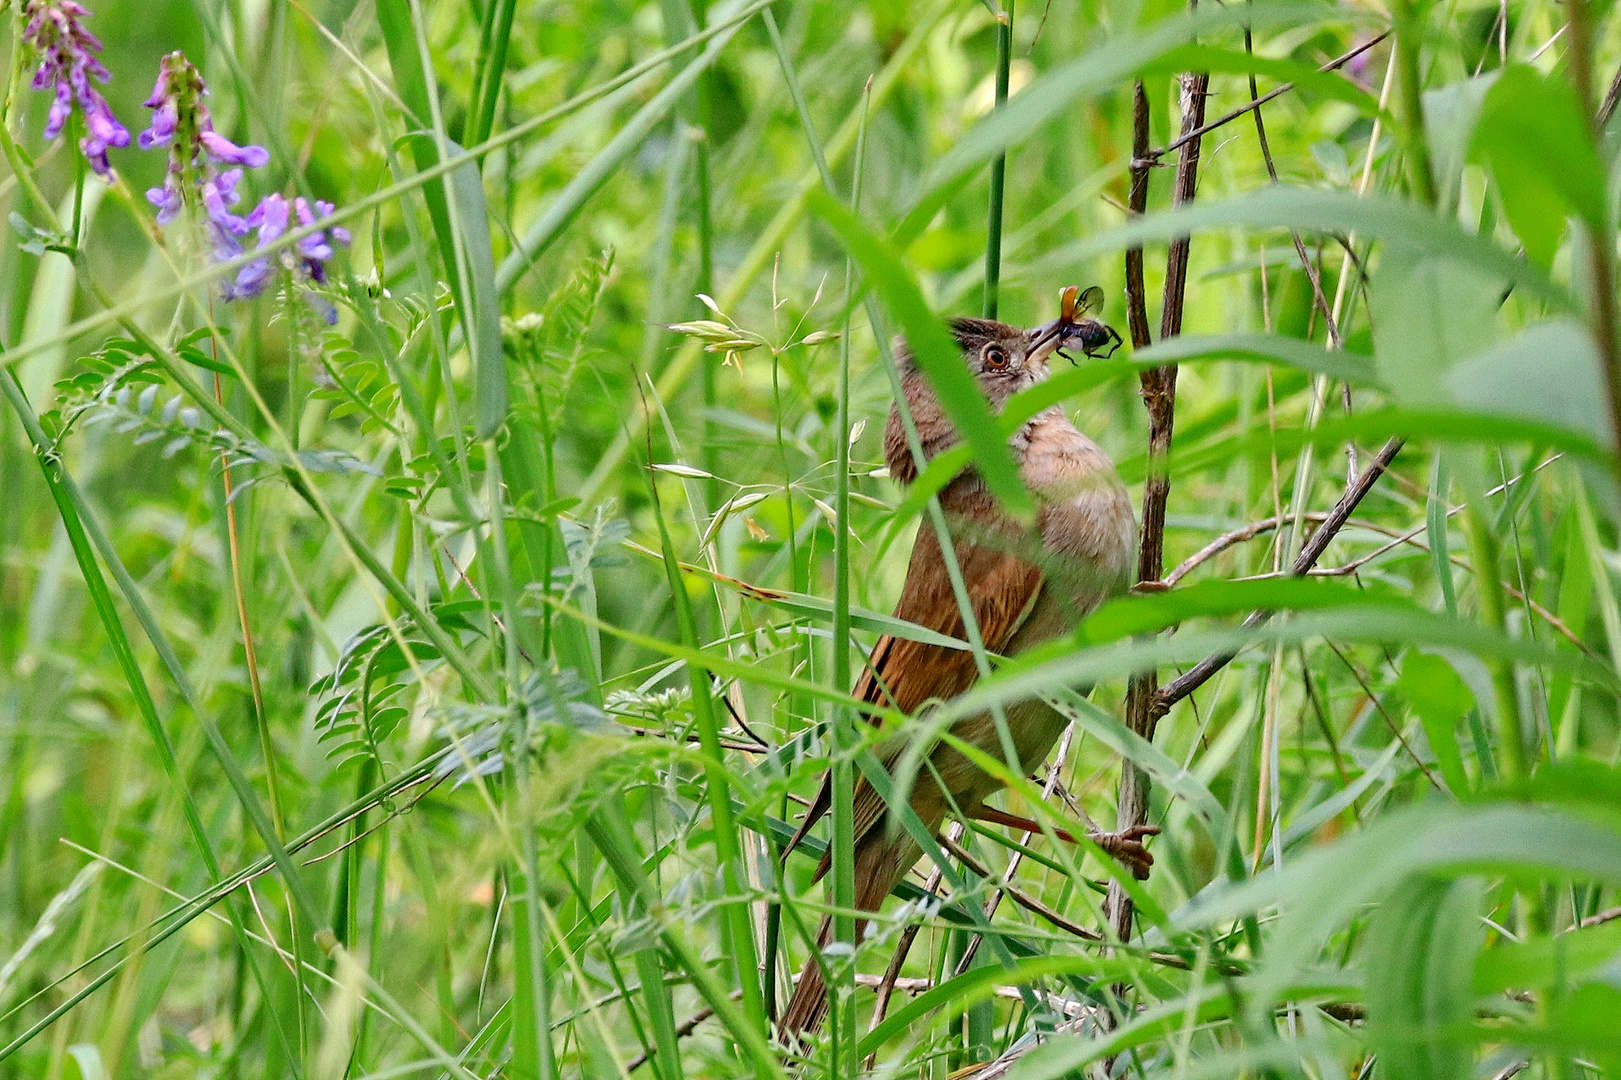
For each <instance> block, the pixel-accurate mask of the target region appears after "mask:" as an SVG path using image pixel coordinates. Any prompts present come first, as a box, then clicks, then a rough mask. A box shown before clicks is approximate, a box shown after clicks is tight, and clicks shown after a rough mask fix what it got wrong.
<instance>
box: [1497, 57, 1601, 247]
mask: <svg viewBox="0 0 1621 1080" xmlns="http://www.w3.org/2000/svg"><path fill="white" fill-rule="evenodd" d="M1474 148H1475V150H1476V151H1477V152H1478V153H1479V154H1480V156H1481V157H1482V159H1483V160H1485V161H1486V162H1487V163H1488V164H1489V166H1490V168H1491V171H1492V176H1493V178H1495V179H1496V181H1497V189H1498V191H1499V193H1501V195H1502V197H1503V211H1504V213H1505V214H1506V215H1507V216H1508V220H1509V224H1510V225H1512V226H1513V227H1514V232H1515V235H1517V236H1518V237H1519V238H1520V242H1521V243H1523V244H1524V245H1525V251H1526V254H1527V255H1529V256H1530V257H1531V259H1532V260H1533V261H1534V262H1536V263H1538V264H1539V265H1542V266H1546V265H1548V264H1549V263H1550V262H1552V261H1553V255H1554V252H1556V251H1557V250H1558V249H1559V243H1560V238H1561V236H1562V234H1563V232H1564V227H1565V218H1566V216H1567V215H1569V214H1575V215H1577V216H1579V217H1581V218H1583V219H1584V220H1585V221H1586V222H1587V223H1588V225H1589V226H1590V227H1593V228H1596V229H1599V230H1601V231H1602V230H1603V228H1604V222H1605V221H1606V220H1607V216H1608V215H1607V213H1606V209H1605V172H1604V166H1603V164H1602V163H1601V162H1600V161H1599V158H1598V154H1597V153H1596V152H1595V150H1594V148H1593V141H1592V137H1591V136H1590V135H1589V134H1588V129H1587V121H1586V120H1585V119H1584V118H1583V116H1582V113H1581V109H1580V107H1579V106H1578V105H1577V102H1576V96H1575V94H1574V93H1572V91H1571V87H1570V83H1569V81H1568V80H1567V78H1566V77H1565V76H1564V75H1543V74H1542V73H1541V72H1539V71H1537V70H1536V69H1535V68H1533V67H1530V66H1528V65H1524V64H1514V65H1511V66H1509V67H1508V68H1507V69H1506V70H1505V71H1504V72H1503V73H1502V75H1501V76H1500V77H1499V78H1498V79H1497V81H1496V82H1495V83H1494V84H1493V85H1492V88H1491V90H1490V91H1489V92H1488V93H1487V94H1486V101H1485V104H1484V106H1483V107H1482V109H1481V113H1480V122H1479V123H1478V124H1477V125H1476V126H1475V139H1474Z"/></svg>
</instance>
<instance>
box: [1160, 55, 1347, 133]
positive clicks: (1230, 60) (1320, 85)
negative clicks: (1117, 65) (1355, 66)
mask: <svg viewBox="0 0 1621 1080" xmlns="http://www.w3.org/2000/svg"><path fill="white" fill-rule="evenodd" d="M1184 71H1208V72H1211V73H1212V74H1220V75H1248V74H1255V75H1266V76H1268V77H1270V78H1273V79H1276V80H1278V81H1279V82H1290V83H1294V85H1295V88H1296V89H1298V90H1307V91H1310V92H1311V93H1314V94H1317V95H1319V96H1321V97H1325V98H1328V99H1330V100H1332V101H1343V102H1346V103H1347V104H1350V105H1355V106H1356V107H1357V109H1358V111H1360V112H1362V113H1364V114H1365V115H1368V116H1374V115H1377V114H1378V112H1379V102H1378V100H1377V99H1376V98H1375V97H1374V96H1373V95H1372V94H1370V93H1368V92H1367V91H1366V90H1364V89H1362V87H1360V86H1358V85H1357V84H1356V83H1354V82H1352V81H1351V80H1350V79H1347V78H1346V77H1345V76H1344V75H1341V74H1339V73H1338V72H1333V71H1319V70H1317V69H1316V68H1315V67H1312V66H1311V65H1310V64H1302V63H1300V62H1299V61H1298V60H1279V59H1274V58H1271V57H1265V56H1257V55H1256V54H1254V53H1248V52H1243V51H1240V50H1238V49H1222V48H1218V47H1216V46H1213V45H1178V46H1177V47H1176V48H1173V49H1171V50H1169V51H1167V52H1165V53H1163V54H1161V55H1160V56H1159V57H1157V58H1156V59H1154V60H1152V61H1150V62H1149V63H1147V64H1144V65H1143V66H1142V67H1140V68H1139V69H1138V71H1137V74H1138V75H1139V76H1144V77H1151V76H1156V75H1157V76H1161V77H1164V76H1174V75H1179V74H1181V73H1182V72H1184Z"/></svg>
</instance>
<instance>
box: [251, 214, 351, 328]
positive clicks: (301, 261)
mask: <svg viewBox="0 0 1621 1080" xmlns="http://www.w3.org/2000/svg"><path fill="white" fill-rule="evenodd" d="M332 209H333V208H332V204H331V203H329V202H326V201H324V200H321V199H317V200H315V205H314V206H313V207H311V205H310V203H309V201H308V200H306V199H305V198H303V197H302V196H300V197H298V198H296V199H294V200H293V201H292V202H291V203H289V202H288V201H287V200H286V199H285V198H283V197H282V196H281V195H278V194H270V195H266V196H265V197H264V198H263V199H261V200H260V201H259V205H258V206H256V207H254V208H253V212H252V213H250V214H249V215H248V216H247V222H246V224H247V226H248V228H251V229H254V230H256V231H257V233H258V238H257V244H256V245H255V246H256V247H259V248H263V247H266V246H268V245H269V244H271V243H274V242H275V241H276V240H278V239H280V238H281V237H282V236H283V235H285V234H286V233H287V230H288V226H289V225H292V224H293V223H294V222H295V220H296V223H297V225H296V227H298V228H304V227H307V226H310V225H315V224H317V223H318V222H321V221H324V220H325V219H326V218H328V217H330V216H331V215H332ZM348 245H349V231H348V230H347V229H345V228H343V227H342V226H339V225H329V226H327V227H326V228H323V229H318V230H317V231H315V232H313V233H311V234H310V235H308V236H306V237H304V238H303V239H301V240H299V241H297V242H295V243H294V244H293V246H292V247H291V248H288V249H285V250H283V251H282V252H281V256H280V258H281V263H282V265H283V266H284V267H285V268H286V269H287V270H288V271H290V272H291V273H292V275H293V278H294V280H296V281H303V282H308V283H310V284H313V285H325V284H326V264H327V260H329V259H331V258H332V256H333V254H334V250H333V249H334V247H335V246H341V247H347V246H348ZM272 275H273V269H272V267H271V264H270V259H269V258H268V257H266V258H262V259H255V260H254V261H253V262H251V263H249V264H248V265H247V266H245V267H243V268H242V271H241V273H239V274H237V276H236V281H235V282H233V283H232V284H231V285H230V286H228V287H227V289H226V299H228V300H248V299H252V298H253V297H256V296H260V295H262V294H263V293H264V291H265V288H266V286H268V285H269V284H270V280H271V277H272ZM304 297H305V299H306V300H308V301H309V303H310V305H311V306H312V307H314V308H315V309H316V311H318V312H319V313H320V315H321V317H322V318H323V319H325V320H326V321H327V322H328V323H336V322H337V321H338V309H337V308H335V307H333V306H332V304H331V303H330V302H328V301H327V300H326V299H325V298H324V297H322V296H321V295H320V294H319V293H316V292H314V291H313V290H305V293H304Z"/></svg>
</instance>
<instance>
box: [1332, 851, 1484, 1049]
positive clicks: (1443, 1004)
mask: <svg viewBox="0 0 1621 1080" xmlns="http://www.w3.org/2000/svg"><path fill="white" fill-rule="evenodd" d="M1484 894H1485V888H1484V886H1483V885H1482V884H1481V882H1480V879H1479V878H1474V877H1467V878H1463V879H1461V880H1458V881H1446V880H1443V879H1440V878H1434V877H1429V876H1427V875H1419V876H1416V877H1413V878H1409V879H1408V880H1407V882H1406V883H1405V884H1404V885H1403V886H1401V887H1399V888H1397V889H1396V890H1395V891H1394V892H1393V893H1392V895H1391V897H1390V899H1388V900H1386V901H1385V902H1384V904H1382V905H1380V907H1379V910H1378V912H1377V913H1375V915H1374V918H1373V922H1372V924H1371V925H1370V926H1369V927H1368V940H1367V944H1366V946H1365V948H1364V950H1363V955H1362V970H1363V977H1364V978H1365V980H1366V986H1367V990H1366V993H1367V1004H1368V1029H1367V1030H1368V1038H1369V1040H1370V1041H1371V1042H1372V1043H1373V1044H1374V1046H1375V1047H1376V1048H1377V1049H1378V1051H1379V1054H1380V1057H1381V1065H1382V1066H1383V1068H1384V1069H1385V1070H1387V1071H1386V1075H1388V1076H1390V1077H1393V1078H1409V1077H1410V1078H1412V1080H1467V1078H1468V1077H1469V1076H1470V1075H1471V1071H1470V1066H1471V1063H1472V1057H1473V1055H1472V1053H1471V1050H1472V1048H1471V1047H1470V1046H1468V1045H1465V1044H1463V1043H1462V1042H1460V1040H1459V1032H1461V1031H1464V1030H1467V1024H1468V1022H1469V1020H1470V1018H1471V1015H1472V1013H1473V1009H1474V989H1473V986H1472V985H1471V982H1472V975H1473V970H1474V963H1475V954H1476V953H1478V952H1479V951H1480V946H1481V944H1482V941H1483V939H1484V937H1485V927H1484V926H1483V925H1482V923H1481V921H1480V914H1481V911H1482V909H1483V906H1484V905H1483V903H1482V901H1483V899H1484Z"/></svg>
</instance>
